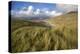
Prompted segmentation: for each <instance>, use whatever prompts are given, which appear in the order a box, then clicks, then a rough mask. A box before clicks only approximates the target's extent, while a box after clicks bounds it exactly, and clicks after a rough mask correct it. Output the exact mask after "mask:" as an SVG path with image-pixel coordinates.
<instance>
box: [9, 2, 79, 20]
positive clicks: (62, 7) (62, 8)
mask: <svg viewBox="0 0 80 54" xmlns="http://www.w3.org/2000/svg"><path fill="white" fill-rule="evenodd" d="M77 9H78V7H77V5H71V4H55V3H34V2H33V3H32V2H22V1H12V2H11V10H10V11H11V15H12V16H15V17H26V18H27V17H40V18H44V17H54V16H59V15H62V14H64V13H68V12H71V11H77Z"/></svg>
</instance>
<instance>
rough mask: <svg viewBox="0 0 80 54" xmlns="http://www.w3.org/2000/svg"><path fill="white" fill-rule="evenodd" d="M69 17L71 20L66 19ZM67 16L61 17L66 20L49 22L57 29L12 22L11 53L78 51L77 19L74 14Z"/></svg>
mask: <svg viewBox="0 0 80 54" xmlns="http://www.w3.org/2000/svg"><path fill="white" fill-rule="evenodd" d="M73 15H74V17H73ZM67 16H68V17H70V18H68V19H64V18H66V17H67ZM67 16H65V15H64V16H61V17H64V18H60V19H59V18H58V17H57V18H55V19H54V20H55V21H54V20H52V19H50V20H49V22H52V23H54V24H55V25H56V28H54V27H52V28H48V27H46V26H44V24H40V23H38V24H37V23H35V24H34V23H31V22H29V21H23V20H16V21H12V25H11V30H12V31H11V41H12V42H11V48H12V51H11V52H30V51H48V50H66V49H77V47H78V41H77V40H78V36H77V20H76V19H77V17H76V15H75V14H74V13H73V14H68V15H67ZM71 17H73V18H72V19H71ZM61 19H62V20H61ZM63 19H64V20H63ZM56 22H57V23H56ZM63 22H64V23H65V24H63ZM60 23H61V24H60Z"/></svg>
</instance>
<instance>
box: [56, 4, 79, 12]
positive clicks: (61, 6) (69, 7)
mask: <svg viewBox="0 0 80 54" xmlns="http://www.w3.org/2000/svg"><path fill="white" fill-rule="evenodd" d="M56 8H57V9H58V10H59V11H62V12H65V13H66V12H71V11H77V9H78V7H77V5H71V4H56Z"/></svg>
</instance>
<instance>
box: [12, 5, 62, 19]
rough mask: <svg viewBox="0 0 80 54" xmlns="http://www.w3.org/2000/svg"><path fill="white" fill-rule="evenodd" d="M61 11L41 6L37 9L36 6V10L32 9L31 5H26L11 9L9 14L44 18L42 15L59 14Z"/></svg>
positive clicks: (51, 15)
mask: <svg viewBox="0 0 80 54" xmlns="http://www.w3.org/2000/svg"><path fill="white" fill-rule="evenodd" d="M61 14H62V12H56V11H55V10H53V11H49V10H48V9H47V8H43V9H39V8H37V9H36V10H34V7H33V6H31V5H30V6H28V8H27V7H23V8H22V9H21V10H19V11H13V10H12V11H11V15H12V16H15V17H20V18H21V17H26V18H27V17H28V18H30V17H31V18H32V17H33V18H35V17H40V18H44V17H54V16H59V15H61Z"/></svg>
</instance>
